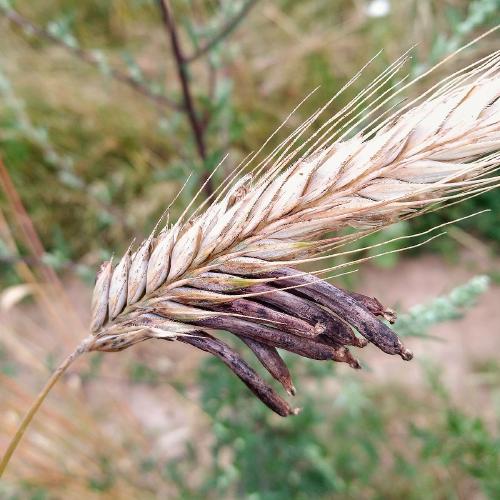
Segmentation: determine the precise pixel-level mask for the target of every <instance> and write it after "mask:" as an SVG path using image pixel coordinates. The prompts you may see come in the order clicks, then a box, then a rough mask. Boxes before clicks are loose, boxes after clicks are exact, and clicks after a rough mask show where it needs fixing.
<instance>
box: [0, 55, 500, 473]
mask: <svg viewBox="0 0 500 500" xmlns="http://www.w3.org/2000/svg"><path fill="white" fill-rule="evenodd" d="M404 62H405V58H402V59H400V60H398V61H396V63H394V64H393V65H391V66H390V67H389V68H388V69H387V70H386V71H385V72H384V73H382V74H381V75H380V76H379V77H378V78H377V79H376V80H375V81H374V82H373V83H372V84H371V85H369V86H368V87H367V88H366V90H365V91H363V92H362V93H361V94H360V95H359V96H358V97H357V98H356V99H354V100H353V101H352V102H351V103H350V104H349V105H348V106H346V107H345V108H343V109H341V110H340V111H338V112H337V113H335V114H333V116H331V117H330V118H329V119H328V120H327V121H326V123H325V124H324V125H323V126H322V127H320V128H319V130H317V131H316V132H315V133H314V134H309V135H308V136H307V135H306V134H307V132H308V130H309V126H310V125H311V124H312V123H313V122H314V121H315V120H316V119H317V118H318V116H319V115H320V114H321V113H322V112H326V110H327V109H328V106H329V105H330V104H331V103H328V105H327V106H325V108H324V109H322V110H320V111H319V112H318V113H316V114H314V115H313V116H311V117H310V119H309V120H307V121H306V122H305V123H304V125H303V126H301V127H299V129H298V130H297V131H295V132H294V133H293V134H291V135H290V136H289V137H288V138H287V139H286V140H285V141H284V142H283V143H281V144H280V145H279V146H278V147H277V148H275V149H274V150H273V151H272V152H271V153H270V154H269V155H268V156H267V157H265V158H263V159H262V160H260V161H258V160H257V156H258V155H254V157H252V158H251V159H250V161H249V162H247V163H246V164H245V165H243V166H241V168H239V169H237V171H236V172H235V173H234V174H233V175H232V176H231V177H230V178H229V179H228V182H227V183H226V184H225V186H224V187H221V188H220V189H219V191H218V192H216V194H215V196H214V197H212V199H209V200H206V201H205V203H203V204H202V205H201V206H200V207H198V208H197V209H194V210H193V209H192V207H191V206H190V207H187V208H186V211H185V213H184V214H183V216H182V217H181V218H180V219H179V220H178V221H177V222H176V223H175V224H173V225H172V226H169V225H168V224H167V225H165V227H163V229H161V230H160V231H159V232H158V231H157V230H156V228H155V230H154V231H153V233H152V234H151V235H150V236H149V237H148V238H147V239H146V240H145V241H143V242H142V243H141V244H140V245H138V247H137V248H136V249H135V250H133V249H132V248H129V250H128V251H127V252H126V253H125V255H124V256H123V257H122V258H121V259H119V260H118V262H117V263H116V264H113V263H112V262H105V263H104V264H103V265H102V267H101V269H100V271H99V273H98V277H97V280H96V285H95V289H94V292H93V299H92V321H91V331H92V334H91V335H90V336H89V337H88V338H87V339H86V340H85V345H84V350H89V351H90V350H101V351H116V350H121V349H124V348H126V347H128V346H130V345H133V344H135V343H137V342H141V341H143V340H146V339H148V338H159V339H166V340H174V339H178V340H180V341H182V342H185V343H188V344H190V345H193V346H194V347H196V348H199V349H202V350H205V351H207V352H210V353H212V354H213V355H215V356H217V357H219V358H220V359H221V360H222V361H223V362H224V363H226V364H227V365H228V366H229V367H230V368H231V369H232V370H233V371H234V372H235V373H236V374H237V375H238V376H239V377H240V378H241V379H242V380H243V381H244V382H245V383H246V384H247V385H248V387H249V388H250V389H251V390H252V391H253V392H254V393H255V394H256V395H257V396H258V397H259V398H260V399H261V400H262V401H263V402H264V403H265V404H267V405H268V406H269V407H270V408H271V409H273V410H274V411H275V412H277V413H278V414H280V415H283V416H286V415H290V414H294V413H296V412H297V409H294V408H292V407H290V405H289V404H288V403H287V402H286V401H284V400H283V399H282V398H281V397H280V396H279V395H278V394H277V393H276V392H275V391H274V390H273V389H272V387H271V386H269V384H267V383H266V382H265V381H264V380H262V378H261V377H259V376H258V375H257V373H256V372H254V371H253V370H252V369H251V368H250V367H249V366H248V365H247V364H246V362H245V361H243V359H242V358H241V356H240V355H239V354H238V353H236V352H235V351H234V350H232V349H231V348H230V347H229V346H227V345H226V344H225V343H223V342H222V341H220V340H219V339H217V338H215V337H214V336H213V335H210V334H209V333H207V332H206V331H205V330H204V329H205V328H209V329H212V330H216V329H225V330H228V331H230V332H232V333H234V334H235V335H236V336H238V337H240V338H241V339H242V340H243V341H244V342H245V344H246V345H247V346H248V347H249V348H250V350H251V351H252V352H253V353H254V354H255V355H256V357H257V358H258V360H259V361H260V362H261V363H262V364H263V365H264V366H265V367H266V369H267V370H268V371H269V373H270V374H271V375H272V376H273V377H274V378H276V379H277V380H278V381H279V382H280V383H281V384H282V385H283V386H284V388H285V389H286V390H287V392H288V393H289V394H294V393H295V388H294V386H293V383H292V380H291V376H290V373H289V371H288V369H287V367H286V365H285V363H284V362H283V360H282V359H281V357H280V355H279V353H278V351H277V348H280V349H284V350H288V351H290V352H293V353H296V354H299V355H301V356H305V357H308V358H312V359H318V360H335V361H339V362H346V363H348V364H349V365H351V366H352V367H354V368H359V366H360V365H359V362H358V361H357V360H356V359H355V358H354V357H353V355H352V353H351V352H350V351H349V349H348V346H355V347H364V346H365V345H366V344H367V343H368V342H371V343H374V344H375V345H377V346H378V347H379V348H380V349H382V350H383V351H384V352H386V353H388V354H398V355H400V356H401V357H402V358H403V359H405V360H409V359H411V357H412V354H411V352H410V351H409V350H408V349H406V348H405V347H404V346H403V345H402V343H401V342H400V340H399V339H398V337H397V336H396V334H395V333H394V332H393V331H392V330H391V329H390V328H389V327H388V326H387V325H386V323H384V322H382V321H381V320H380V319H379V317H383V318H385V319H387V320H389V321H390V322H393V321H394V320H395V316H394V313H393V312H392V311H390V310H389V309H386V308H384V307H383V306H382V305H381V304H380V302H378V301H377V300H376V299H374V298H370V297H366V296H364V295H360V294H352V293H349V292H346V291H344V290H342V289H339V288H337V287H334V286H333V285H331V284H329V283H328V282H326V281H324V280H321V279H319V278H317V277H315V276H313V275H311V274H306V273H301V272H299V271H297V270H294V269H293V266H296V265H298V264H301V263H305V262H308V261H313V260H319V261H321V259H323V258H325V257H331V256H332V255H335V252H336V251H337V249H338V248H339V247H341V246H342V245H344V244H345V243H347V242H349V241H352V240H353V239H356V238H360V237H362V236H364V235H366V234H367V233H370V232H373V231H375V230H380V229H381V228H384V227H386V226H387V225H389V224H391V223H393V222H394V221H397V220H400V219H402V218H408V217H413V216H415V215H418V214H419V213H421V212H422V211H424V210H427V209H429V207H433V206H434V204H436V203H440V202H447V201H454V200H459V199H462V198H463V197H466V196H473V195H476V194H478V193H481V192H484V191H485V190H488V189H492V188H493V187H495V186H496V185H497V183H498V178H497V177H495V176H494V175H490V174H491V173H492V172H493V171H494V170H495V169H496V168H497V167H498V165H499V149H500V52H495V53H493V54H491V55H490V56H488V57H486V58H484V59H483V60H481V61H479V62H477V63H475V64H473V65H472V66H470V67H468V68H466V69H465V70H462V71H460V72H458V73H455V74H454V75H451V76H450V77H448V78H446V79H445V80H443V81H442V82H441V83H440V84H439V85H437V86H435V87H434V88H433V89H431V90H430V91H428V92H427V93H425V94H424V95H422V96H421V97H420V98H419V99H416V100H415V101H413V102H411V103H409V104H406V105H405V106H403V107H400V108H399V110H398V111H396V112H395V113H392V114H391V115H389V116H387V114H384V113H382V114H379V115H378V117H377V118H376V119H372V117H373V116H377V112H378V111H379V110H380V109H382V107H383V106H384V105H386V104H387V103H392V101H393V100H394V97H395V96H396V95H397V94H398V93H399V91H400V90H402V89H404V88H405V87H401V88H400V90H398V89H397V85H396V86H392V87H391V86H390V85H391V82H393V81H394V78H395V76H396V75H397V74H398V72H399V71H400V69H401V67H402V66H403V63H404ZM358 76H359V75H357V76H356V77H355V78H357V77H358ZM402 82H403V80H402V81H401V83H402ZM343 90H344V89H343ZM377 92H378V93H377ZM375 95H378V97H374V96H375ZM370 120H371V121H370ZM353 134H354V135H353ZM258 153H260V151H259V152H258ZM250 167H253V168H251V170H250ZM243 171H246V172H248V171H250V172H249V173H247V174H246V175H243V176H240V175H239V174H240V173H241V172H243ZM193 202H194V200H193ZM346 227H355V228H358V229H359V231H358V232H357V233H356V234H355V235H354V236H353V235H352V234H351V235H349V236H345V235H344V233H343V232H342V231H341V230H343V229H345V228H346ZM331 232H334V234H335V236H334V237H330V238H326V235H327V234H328V233H331ZM354 262H356V261H354ZM324 271H325V272H326V271H329V269H325V270H324ZM81 350H82V348H81V347H80V348H79V351H78V353H80V352H81ZM65 367H66V365H64V367H63V368H65ZM61 371H62V370H61ZM45 395H46V393H44V394H43V395H42V397H41V398H39V399H38V400H37V402H36V404H35V405H34V406H35V407H34V409H33V408H32V411H30V413H29V414H28V416H27V417H26V419H25V421H24V422H23V424H22V426H21V429H20V432H19V433H18V434H17V435H16V438H15V440H14V442H13V444H11V446H10V447H9V449H8V450H7V453H6V455H5V457H4V459H3V461H2V464H1V465H0V474H1V473H2V472H3V470H4V468H5V466H6V464H7V462H8V460H9V457H10V455H11V454H12V452H13V450H14V448H15V446H16V445H17V443H18V442H19V439H20V437H21V435H22V432H24V429H25V428H26V425H27V423H28V422H29V420H30V419H31V418H32V416H33V414H34V412H35V411H36V409H37V407H38V406H39V404H40V403H41V401H42V399H43V397H45ZM37 405H38V406H37Z"/></svg>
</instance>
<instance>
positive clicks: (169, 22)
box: [158, 0, 213, 196]
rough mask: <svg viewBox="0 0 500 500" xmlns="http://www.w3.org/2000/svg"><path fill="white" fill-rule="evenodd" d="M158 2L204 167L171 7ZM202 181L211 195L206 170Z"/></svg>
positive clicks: (199, 132) (198, 125) (199, 127)
mask: <svg viewBox="0 0 500 500" xmlns="http://www.w3.org/2000/svg"><path fill="white" fill-rule="evenodd" d="M158 4H159V7H160V11H161V15H162V19H163V23H164V25H165V28H166V31H167V34H168V37H169V39H170V45H171V48H172V54H173V56H174V60H175V64H176V69H177V76H178V78H179V83H180V85H181V89H182V96H183V101H184V110H185V112H186V114H187V117H188V120H189V124H190V126H191V129H192V131H193V136H194V140H195V144H196V150H197V151H198V155H199V156H200V159H201V161H202V162H203V166H204V168H205V169H206V160H207V149H206V145H205V138H204V134H203V126H202V123H201V120H200V119H199V118H198V115H197V113H196V110H195V106H194V102H193V97H192V95H191V88H190V85H189V76H188V68H187V64H186V58H185V56H184V53H183V50H182V47H181V44H180V41H179V37H178V35H177V27H176V25H175V20H174V18H173V14H172V9H171V7H170V3H169V0H158ZM202 183H203V185H204V191H205V194H206V195H207V196H211V195H212V193H213V185H212V182H211V179H210V178H209V173H208V172H206V173H205V174H204V176H203V178H202Z"/></svg>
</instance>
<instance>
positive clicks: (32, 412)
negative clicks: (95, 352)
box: [0, 337, 93, 477]
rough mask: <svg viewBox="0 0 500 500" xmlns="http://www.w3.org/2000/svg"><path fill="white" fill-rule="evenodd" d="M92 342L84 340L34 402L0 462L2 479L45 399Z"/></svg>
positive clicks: (88, 339) (91, 339)
mask: <svg viewBox="0 0 500 500" xmlns="http://www.w3.org/2000/svg"><path fill="white" fill-rule="evenodd" d="M92 341H93V338H92V337H87V338H86V339H84V340H83V341H82V343H81V344H80V345H79V346H78V347H77V348H76V349H75V350H74V351H73V352H72V353H71V354H70V355H69V356H68V357H67V358H66V359H65V360H64V361H63V362H62V363H61V364H60V365H59V367H58V368H57V369H56V370H55V371H54V373H53V374H52V375H51V377H50V378H49V380H48V381H47V383H46V384H45V387H44V388H43V389H42V390H41V391H40V392H39V394H38V396H37V397H36V399H35V401H33V403H32V405H31V407H30V409H29V410H28V412H27V413H26V415H25V416H24V418H23V420H22V422H21V424H20V425H19V427H18V429H17V431H16V434H15V435H14V437H13V438H12V440H11V442H10V443H9V446H8V447H7V450H6V451H5V454H4V456H3V457H2V460H1V462H0V477H2V475H3V473H4V472H5V469H6V467H7V465H8V464H9V462H10V459H11V458H12V455H13V453H14V451H15V450H16V448H17V446H18V444H19V442H20V441H21V439H22V437H23V435H24V433H25V432H26V429H27V428H28V426H29V424H30V423H31V421H32V420H33V417H34V416H35V415H36V413H37V411H38V410H39V408H40V406H41V405H42V403H43V402H44V400H45V398H46V397H47V395H48V394H49V392H50V390H51V389H52V388H53V387H54V385H55V384H56V382H57V381H58V380H59V379H60V378H61V376H62V375H63V373H64V372H65V371H66V370H67V369H68V367H69V366H70V365H71V364H72V363H73V361H75V359H77V358H78V357H79V356H81V355H82V354H83V353H85V352H87V351H88V350H89V346H90V344H91V342H92Z"/></svg>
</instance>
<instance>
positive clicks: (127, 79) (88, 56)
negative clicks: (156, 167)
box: [0, 7, 182, 111]
mask: <svg viewBox="0 0 500 500" xmlns="http://www.w3.org/2000/svg"><path fill="white" fill-rule="evenodd" d="M0 11H1V12H3V13H4V15H5V17H6V18H7V19H8V20H9V21H10V22H12V23H13V24H15V25H16V26H19V27H20V28H22V29H23V30H24V31H25V32H28V33H32V34H34V35H36V36H38V37H39V38H43V39H45V40H47V41H49V42H52V43H54V44H56V45H58V46H59V47H62V48H63V49H65V50H66V51H67V52H69V53H71V54H72V55H74V56H76V57H78V58H79V59H80V60H82V61H84V62H85V63H87V64H90V65H91V66H94V67H99V65H100V61H99V59H98V58H97V57H96V56H95V55H94V54H92V53H91V52H88V51H86V50H83V49H81V48H79V47H73V46H72V45H69V44H67V43H66V42H64V40H62V39H60V38H59V37H57V36H54V35H52V33H50V32H49V31H47V30H46V29H44V28H42V27H40V26H37V25H36V24H34V23H33V22H32V21H30V20H29V19H28V18H26V17H25V16H23V15H22V14H20V13H19V12H17V11H15V10H13V9H5V8H1V7H0ZM108 71H109V76H110V77H111V78H113V79H115V80H117V81H119V82H120V83H123V84H125V85H128V86H129V87H130V88H131V89H132V90H134V91H135V92H138V93H139V94H141V95H143V96H144V97H147V98H148V99H149V100H151V101H152V102H154V103H155V104H157V105H159V106H162V107H169V108H171V109H175V110H177V111H181V110H182V105H181V104H179V103H177V102H175V101H174V100H173V99H170V98H168V97H166V96H164V95H161V94H157V93H155V92H153V91H152V90H151V89H149V88H148V87H147V86H145V85H143V84H142V83H141V82H139V81H137V80H136V79H135V78H133V77H131V76H129V75H127V74H126V73H123V72H122V71H120V70H118V69H115V68H109V70H108Z"/></svg>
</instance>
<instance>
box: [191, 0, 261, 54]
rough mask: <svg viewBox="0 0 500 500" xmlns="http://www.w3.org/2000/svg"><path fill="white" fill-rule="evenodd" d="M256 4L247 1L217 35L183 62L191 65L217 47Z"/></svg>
mask: <svg viewBox="0 0 500 500" xmlns="http://www.w3.org/2000/svg"><path fill="white" fill-rule="evenodd" d="M257 2H258V0H247V1H246V2H245V3H244V4H243V7H241V9H240V10H239V12H238V13H236V14H235V15H234V17H232V18H231V19H230V20H229V21H228V22H227V23H226V24H225V25H224V26H223V27H222V28H221V30H220V31H219V33H217V34H216V35H215V36H214V37H213V38H212V39H211V40H209V41H208V42H207V43H205V45H203V46H202V47H200V48H199V49H197V50H195V51H194V52H193V54H191V55H190V56H187V57H186V58H185V61H186V62H187V63H192V62H193V61H196V59H199V58H200V57H202V56H204V55H205V54H207V53H208V52H210V51H211V50H212V49H213V48H214V47H215V46H216V45H218V44H219V43H220V42H221V41H222V40H224V38H226V37H227V36H229V35H230V34H231V33H232V32H233V31H234V30H235V29H236V28H237V27H238V25H239V24H240V23H241V21H243V19H244V18H245V17H246V16H247V14H248V13H249V12H250V10H251V9H252V7H253V6H254V5H255V4H256V3H257Z"/></svg>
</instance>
